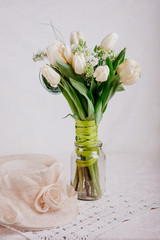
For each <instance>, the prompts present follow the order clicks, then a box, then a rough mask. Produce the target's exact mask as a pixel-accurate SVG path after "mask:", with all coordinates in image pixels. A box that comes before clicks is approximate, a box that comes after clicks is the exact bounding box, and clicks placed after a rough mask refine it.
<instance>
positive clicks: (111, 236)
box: [0, 155, 160, 240]
mask: <svg viewBox="0 0 160 240" xmlns="http://www.w3.org/2000/svg"><path fill="white" fill-rule="evenodd" d="M108 158H109V162H108V163H109V164H108V166H107V169H108V170H107V172H108V182H107V189H108V191H107V193H106V195H105V196H104V197H103V198H102V199H100V200H97V201H94V202H84V201H79V203H78V204H79V208H80V215H79V216H78V217H77V219H76V220H75V221H74V222H72V223H70V224H67V225H65V226H63V227H60V228H55V229H49V230H43V231H35V232H30V231H22V230H17V229H9V228H7V229H6V228H4V227H1V228H0V234H1V235H0V239H1V240H6V239H7V240H8V239H17V240H18V239H33V240H34V239H35V240H36V239H41V240H52V239H53V240H60V239H64V240H72V239H74V240H76V239H81V240H89V239H90V240H94V239H98V240H102V239H106V240H116V239H117V240H125V239H126V240H131V239H132V240H133V239H137V240H144V239H147V240H158V239H160V174H159V173H160V164H159V159H158V158H156V157H155V158H152V159H151V158H150V157H145V158H142V157H139V156H126V155H110V156H109V157H108ZM119 163H120V164H119ZM109 191H110V192H111V193H108V192H109ZM3 233H4V234H3Z"/></svg>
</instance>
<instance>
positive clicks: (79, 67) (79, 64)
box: [72, 52, 86, 74]
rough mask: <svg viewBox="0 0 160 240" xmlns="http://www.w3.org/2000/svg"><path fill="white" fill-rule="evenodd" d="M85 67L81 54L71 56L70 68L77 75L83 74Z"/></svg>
mask: <svg viewBox="0 0 160 240" xmlns="http://www.w3.org/2000/svg"><path fill="white" fill-rule="evenodd" d="M85 66H86V60H85V57H84V54H83V53H78V52H77V53H76V54H75V55H74V56H73V61H72V67H73V69H74V71H75V73H77V74H83V73H84V70H85Z"/></svg>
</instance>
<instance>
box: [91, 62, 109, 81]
mask: <svg viewBox="0 0 160 240" xmlns="http://www.w3.org/2000/svg"><path fill="white" fill-rule="evenodd" d="M108 75H109V67H108V66H107V65H105V66H98V67H97V68H96V70H95V72H94V77H95V79H96V81H97V82H105V81H107V79H108Z"/></svg>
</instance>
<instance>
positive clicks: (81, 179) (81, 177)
mask: <svg viewBox="0 0 160 240" xmlns="http://www.w3.org/2000/svg"><path fill="white" fill-rule="evenodd" d="M78 174H79V193H80V194H82V193H83V173H82V168H81V167H79V168H78Z"/></svg>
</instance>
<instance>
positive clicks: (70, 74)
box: [57, 62, 84, 83]
mask: <svg viewBox="0 0 160 240" xmlns="http://www.w3.org/2000/svg"><path fill="white" fill-rule="evenodd" d="M57 66H58V69H59V71H60V72H61V74H62V75H63V76H64V77H65V78H67V79H69V78H73V79H75V80H76V81H78V82H81V83H84V80H83V78H82V77H81V76H80V75H79V74H76V73H75V71H74V70H73V68H72V67H71V66H70V65H69V64H66V63H61V62H57Z"/></svg>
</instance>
